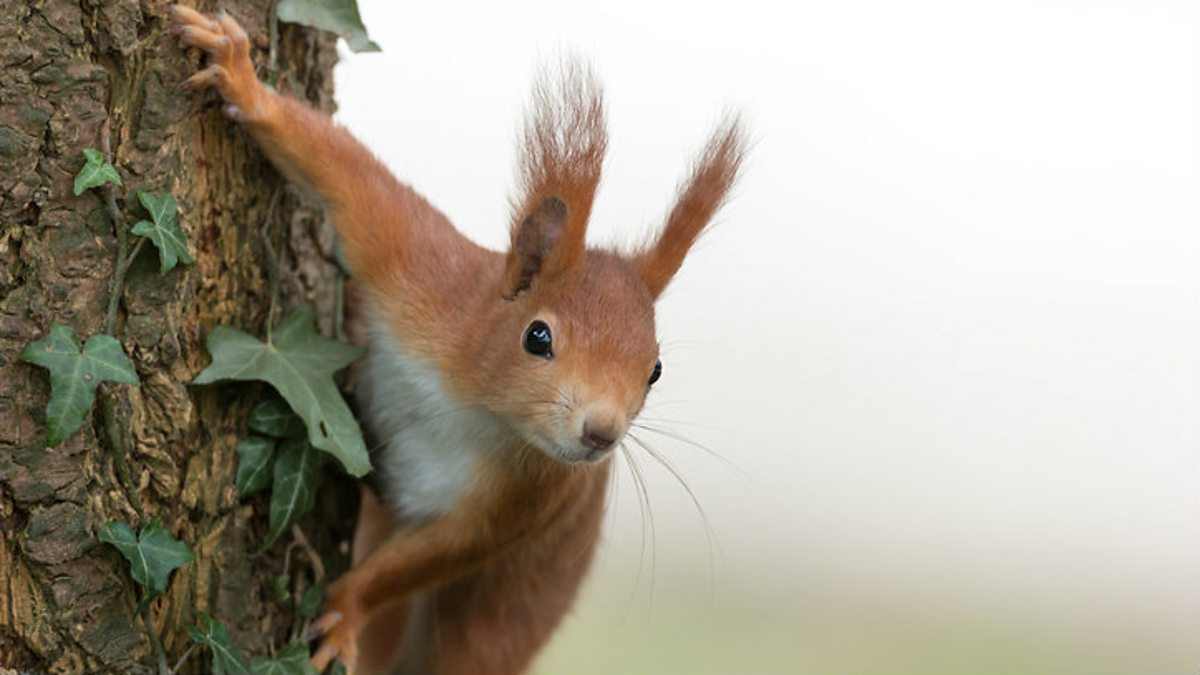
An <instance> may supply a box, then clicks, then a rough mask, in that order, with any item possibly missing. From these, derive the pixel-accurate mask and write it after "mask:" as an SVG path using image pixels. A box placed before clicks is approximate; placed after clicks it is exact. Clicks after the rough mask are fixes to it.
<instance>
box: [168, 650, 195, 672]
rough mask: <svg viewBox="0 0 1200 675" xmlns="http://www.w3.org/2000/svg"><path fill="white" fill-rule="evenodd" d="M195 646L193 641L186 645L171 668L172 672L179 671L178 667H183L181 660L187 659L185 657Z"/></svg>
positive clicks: (189, 654)
mask: <svg viewBox="0 0 1200 675" xmlns="http://www.w3.org/2000/svg"><path fill="white" fill-rule="evenodd" d="M195 648H196V645H195V644H194V643H193V644H190V645H188V648H187V649H185V650H183V656H180V657H179V660H178V661H176V662H175V667H174V668H171V672H172V673H178V672H179V669H180V668H182V667H183V662H184V661H187V658H188V657H189V656H191V655H192V650H193V649H195Z"/></svg>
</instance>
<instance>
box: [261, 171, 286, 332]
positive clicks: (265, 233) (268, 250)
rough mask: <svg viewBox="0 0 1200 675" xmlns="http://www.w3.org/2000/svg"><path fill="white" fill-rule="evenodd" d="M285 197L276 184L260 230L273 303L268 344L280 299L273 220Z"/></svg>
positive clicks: (268, 330)
mask: <svg viewBox="0 0 1200 675" xmlns="http://www.w3.org/2000/svg"><path fill="white" fill-rule="evenodd" d="M282 197H283V188H282V187H279V186H276V187H275V192H274V194H272V195H271V203H270V205H268V206H267V216H266V218H264V219H263V224H262V228H261V229H260V230H259V231H258V234H259V236H260V238H261V239H262V245H263V254H264V255H265V257H266V267H267V293H269V294H270V296H271V304H270V305H268V307H267V344H270V343H271V327H272V326H273V325H274V324H275V304H276V303H277V302H278V299H279V259H278V258H276V257H275V247H274V246H272V245H271V233H270V229H271V222H272V221H273V220H275V210H276V209H277V208H279V200H280V199H281V198H282Z"/></svg>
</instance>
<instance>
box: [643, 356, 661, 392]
mask: <svg viewBox="0 0 1200 675" xmlns="http://www.w3.org/2000/svg"><path fill="white" fill-rule="evenodd" d="M660 377H662V361H655V362H654V372H653V373H650V381H649V382H647V383H646V386H647V387H649V386H653V384H654V383H655V382H658V378H660Z"/></svg>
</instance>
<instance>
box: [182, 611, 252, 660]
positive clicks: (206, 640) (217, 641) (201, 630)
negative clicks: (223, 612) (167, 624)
mask: <svg viewBox="0 0 1200 675" xmlns="http://www.w3.org/2000/svg"><path fill="white" fill-rule="evenodd" d="M196 618H197V619H199V620H200V625H198V626H189V627H188V637H190V638H191V639H192V642H195V643H196V644H200V645H205V646H206V647H208V649H209V651H211V652H212V666H211V668H210V669H209V672H210V673H212V675H226V674H228V675H251V672H250V667H249V666H247V665H246V657H245V656H242V652H241V651H240V650H239V649H238V648H237V647H236V646H234V644H233V642H231V641H230V639H229V631H228V630H227V629H226V628H225V624H223V623H221V622H220V621H217V620H216V619H214V618H212V617H211V616H209V615H208V614H205V613H204V612H201V611H199V610H197V611H196Z"/></svg>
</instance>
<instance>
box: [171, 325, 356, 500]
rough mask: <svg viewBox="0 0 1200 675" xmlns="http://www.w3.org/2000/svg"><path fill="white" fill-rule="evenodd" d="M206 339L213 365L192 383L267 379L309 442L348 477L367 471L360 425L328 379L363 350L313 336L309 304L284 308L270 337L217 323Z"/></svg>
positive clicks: (314, 334) (315, 334)
mask: <svg viewBox="0 0 1200 675" xmlns="http://www.w3.org/2000/svg"><path fill="white" fill-rule="evenodd" d="M206 344H207V345H208V351H209V353H211V354H212V359H213V360H212V364H210V365H209V366H208V367H207V368H205V369H204V370H203V371H202V372H201V373H200V374H199V375H197V376H196V379H194V380H192V384H209V383H211V382H216V381H218V380H262V381H264V382H268V383H270V384H271V385H272V386H274V387H275V390H276V391H277V392H279V394H280V395H281V396H283V398H284V400H285V401H287V403H288V405H289V406H291V407H292V410H294V411H295V412H296V414H297V415H299V416H300V419H302V420H304V424H305V426H306V427H307V428H308V439H309V442H310V443H312V444H313V445H314V446H316V447H318V448H320V449H321V450H324V451H326V452H328V453H330V454H331V455H333V456H334V457H337V458H338V460H339V461H341V463H342V466H343V467H345V468H346V471H347V472H349V473H350V474H351V475H353V476H362V475H364V474H366V473H367V472H368V471H370V470H371V462H370V459H369V458H368V457H367V446H366V443H364V442H363V436H362V430H361V429H360V428H359V426H358V422H357V421H356V420H355V419H354V415H353V414H352V413H351V412H350V408H349V407H348V406H347V405H346V401H345V400H344V399H342V394H341V392H339V391H338V388H337V385H336V384H335V383H334V381H333V374H334V373H335V372H337V371H339V370H341V369H342V368H345V367H346V366H347V365H349V364H350V362H351V361H353V360H355V359H357V358H358V357H360V356H362V353H363V350H361V349H359V348H358V347H352V346H350V345H348V344H345V343H342V342H338V341H336V340H330V339H328V338H324V337H321V336H320V335H318V334H317V333H316V331H314V330H313V309H312V307H311V306H309V305H301V306H300V307H297V308H296V309H293V310H292V311H290V312H288V313H287V315H286V316H284V317H283V320H281V321H280V322H279V326H278V327H276V328H275V332H274V335H273V337H272V338H271V340H270V341H269V342H260V341H259V340H257V339H255V338H254V337H252V336H251V335H249V334H247V333H244V332H242V331H240V330H237V329H236V328H230V327H228V326H217V327H216V328H214V329H213V330H212V332H210V333H209V334H208V340H207V343H206Z"/></svg>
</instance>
